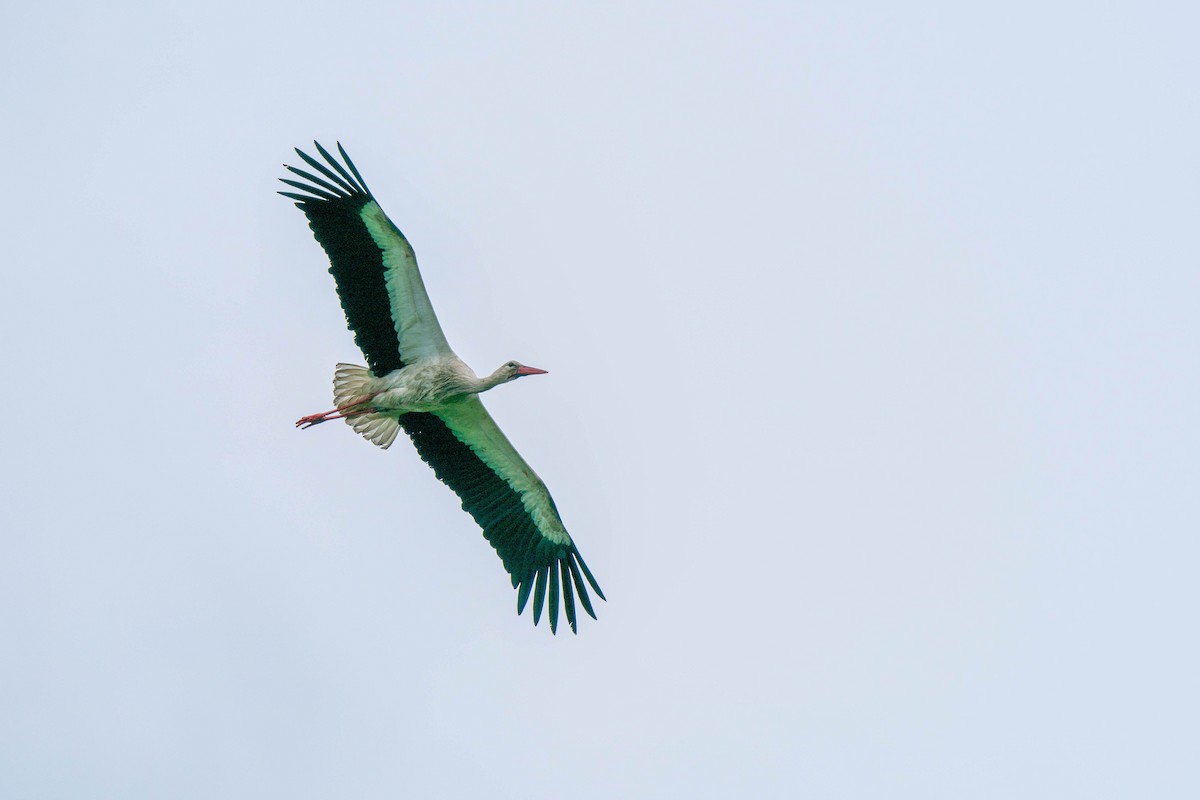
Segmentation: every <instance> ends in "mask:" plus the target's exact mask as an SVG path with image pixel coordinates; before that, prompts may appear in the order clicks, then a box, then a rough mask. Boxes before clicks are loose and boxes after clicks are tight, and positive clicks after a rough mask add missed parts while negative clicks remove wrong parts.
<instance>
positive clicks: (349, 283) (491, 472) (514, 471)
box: [280, 142, 604, 632]
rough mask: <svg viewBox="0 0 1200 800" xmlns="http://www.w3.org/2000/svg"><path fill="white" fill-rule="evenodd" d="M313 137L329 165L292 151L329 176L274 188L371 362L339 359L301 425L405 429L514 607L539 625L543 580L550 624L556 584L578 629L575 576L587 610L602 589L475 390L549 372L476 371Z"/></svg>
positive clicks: (402, 252) (394, 239) (365, 195)
mask: <svg viewBox="0 0 1200 800" xmlns="http://www.w3.org/2000/svg"><path fill="white" fill-rule="evenodd" d="M313 144H314V145H316V148H317V152H318V153H320V154H321V156H323V157H324V159H325V161H326V162H327V163H328V166H326V165H325V164H322V163H321V162H319V161H317V160H316V159H315V158H312V157H311V156H309V155H307V154H306V153H303V152H301V151H300V150H299V149H297V150H296V153H297V155H299V156H300V158H302V159H304V161H305V163H307V164H308V165H309V166H310V167H312V168H313V169H315V170H316V171H317V172H319V173H320V174H321V175H322V176H324V177H318V176H317V175H314V174H312V173H311V172H306V171H304V170H302V169H297V168H296V167H290V166H287V165H286V164H285V165H284V166H285V167H287V169H288V171H289V172H291V173H293V174H294V175H297V176H299V177H300V178H303V179H304V182H301V181H295V180H289V179H287V178H280V180H281V181H283V182H284V183H286V184H288V185H289V186H293V187H295V188H297V189H300V190H301V191H303V192H305V194H295V193H293V192H280V194H282V195H284V196H285V197H289V198H291V199H292V200H295V201H296V206H297V208H299V209H300V210H301V211H303V212H304V215H305V216H306V217H308V226H309V227H310V228H312V231H313V235H314V236H315V237H316V239H317V242H319V243H320V245H321V247H323V248H324V249H325V252H326V254H327V255H328V256H329V262H330V267H329V272H330V274H332V275H333V279H334V282H335V283H336V284H337V292H338V297H339V298H340V299H341V302H342V310H343V311H345V313H346V322H347V324H348V326H349V328H350V330H352V331H353V332H354V340H355V342H357V344H358V346H359V348H360V349H361V350H362V353H363V356H364V357H365V358H366V360H367V364H368V365H369V368H364V367H356V366H353V365H350V364H338V365H337V369H336V371H335V372H334V378H333V400H334V405H335V408H334V409H332V410H331V411H327V412H325V413H322V414H312V415H310V416H307V417H304V418H303V419H301V420H299V421H298V422H297V423H296V425H297V426H299V427H301V428H308V427H311V426H313V425H316V424H318V423H321V422H325V421H327V420H331V419H344V420H346V422H347V423H349V424H350V425H351V426H352V427H353V428H354V429H355V430H356V431H358V432H359V433H361V434H362V435H363V436H365V437H366V438H367V439H368V440H370V441H371V442H373V443H375V444H377V445H379V446H380V447H385V448H386V447H388V446H389V445H391V443H392V442H393V441H394V440H395V438H396V435H397V433H398V431H399V429H400V428H403V429H404V431H405V433H407V434H408V435H409V438H411V439H412V442H413V444H414V445H416V448H417V452H418V453H419V454H420V456H421V458H422V459H424V461H425V463H427V464H429V466H431V467H433V471H434V473H435V474H436V475H437V477H438V478H439V479H441V480H442V481H443V482H444V483H445V484H446V485H447V486H449V487H450V488H451V489H453V490H454V492H455V494H457V495H458V496H459V498H460V499H461V500H462V507H463V509H464V510H465V511H466V512H467V513H468V514H470V515H471V516H472V517H474V518H475V521H476V522H477V523H479V526H480V527H481V528H483V535H484V537H485V538H486V539H487V540H488V541H489V542H491V545H492V547H494V548H495V549H496V553H497V554H498V555H499V556H500V560H501V561H502V562H503V563H504V568H505V569H506V570H507V571H508V574H509V575H510V576H511V577H512V585H513V588H514V589H516V590H517V613H518V614H520V613H521V612H522V611H523V610H524V609H525V603H526V601H528V600H529V595H530V593H531V592H532V594H533V624H534V625H536V624H537V623H538V621H539V620H540V618H541V615H542V606H543V604H544V603H545V600H546V590H547V588H549V590H550V609H549V611H550V614H549V616H550V630H551V631H552V632H554V631H556V630H557V627H558V606H559V597H560V586H561V597H562V604H563V608H564V610H565V611H566V614H567V622H568V623H569V624H570V625H571V630H572V631H576V624H575V598H574V594H575V592H573V591H572V585H574V589H575V591H577V592H578V593H579V601H580V603H581V604H582V605H583V609H584V610H585V611H586V612H587V613H588V615H589V616H591V617H592V618H593V619H595V618H596V613H595V612H594V611H593V610H592V603H591V600H590V599H589V598H588V593H587V588H586V586H585V585H584V578H586V579H587V583H589V584H591V587H592V589H593V590H595V592H596V594H597V595H599V596H600V598H601V599H604V592H602V591H600V587H599V586H598V585H597V584H596V579H595V578H593V577H592V573H591V572H590V571H589V570H588V568H587V565H586V564H584V563H583V558H582V557H581V556H580V555H579V550H578V549H577V548H576V547H575V543H574V542H573V541H571V537H570V536H569V535H568V534H567V530H566V528H565V527H563V522H562V519H561V518H560V517H559V515H558V509H557V508H555V506H554V500H553V499H552V498H551V497H550V492H549V491H547V489H546V485H545V484H544V483H542V481H541V479H540V478H538V476H537V473H535V472H534V471H533V469H532V468H531V467H530V466H529V465H528V464H527V463H525V459H523V458H521V455H520V454H519V453H518V452H517V451H516V449H515V448H514V447H513V446H512V445H511V444H510V443H509V441H508V439H507V438H505V436H504V434H503V433H502V432H501V431H500V428H499V427H498V426H497V425H496V423H495V422H494V421H493V420H492V418H491V416H490V415H489V414H488V412H487V409H485V408H484V407H483V403H481V402H480V400H479V393H480V392H484V391H487V390H488V389H491V388H492V387H494V386H499V385H500V384H502V383H508V382H509V381H512V380H516V379H517V378H519V377H521V376H523V375H539V374H543V373H544V372H545V370H540V369H537V368H535V367H526V366H523V365H522V364H520V363H518V362H516V361H509V362H508V363H506V364H503V365H501V366H500V368H499V369H497V370H496V371H495V372H493V373H492V374H491V375H488V376H487V377H485V378H478V377H476V375H475V373H474V372H472V371H471V368H470V367H468V366H467V365H466V364H465V363H464V362H463V361H462V360H461V359H460V358H459V357H458V356H456V355H455V354H454V351H453V350H451V349H450V345H449V344H447V343H446V337H445V335H444V334H443V333H442V328H441V326H440V325H438V320H437V316H436V315H435V314H434V313H433V306H432V305H430V303H429V296H428V295H427V294H426V293H425V285H424V283H423V282H422V281H421V273H420V272H419V271H418V270H417V259H416V256H415V255H414V254H413V249H412V246H411V245H409V243H408V240H407V239H405V238H404V234H402V233H401V232H400V231H399V229H398V228H396V226H395V225H394V224H392V221H391V220H390V219H388V218H387V215H386V214H384V213H383V209H382V208H380V207H379V204H378V203H377V202H376V201H375V198H374V197H373V196H372V195H371V192H370V190H369V189H368V188H367V184H366V182H365V181H363V179H362V175H360V174H359V172H358V170H357V169H356V168H355V166H354V162H352V161H351V160H350V157H349V156H348V155H346V151H345V150H344V149H343V148H342V146H341V144H340V143H339V144H338V146H337V148H338V152H339V153H340V154H341V156H342V159H343V160H344V161H345V166H343V165H342V164H341V163H339V162H338V161H337V159H335V158H334V157H333V156H331V155H330V154H329V153H328V152H327V151H326V150H325V148H323V147H321V145H320V144H318V143H316V142H313ZM330 167H332V170H331V169H330ZM347 168H348V169H349V171H347ZM560 577H561V580H560Z"/></svg>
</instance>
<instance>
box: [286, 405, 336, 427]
mask: <svg viewBox="0 0 1200 800" xmlns="http://www.w3.org/2000/svg"><path fill="white" fill-rule="evenodd" d="M337 413H338V412H337V411H336V410H334V411H326V412H325V413H323V414H309V415H308V416H307V417H301V418H300V419H298V420H296V427H297V428H299V429H300V430H304V429H305V428H311V427H312V426H313V425H320V424H321V423H322V422H328V421H329V420H331V419H335V417H334V416H332V415H333V414H337Z"/></svg>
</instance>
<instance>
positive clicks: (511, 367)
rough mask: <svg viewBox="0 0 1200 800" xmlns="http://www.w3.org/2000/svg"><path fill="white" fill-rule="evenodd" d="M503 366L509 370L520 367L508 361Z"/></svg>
mask: <svg viewBox="0 0 1200 800" xmlns="http://www.w3.org/2000/svg"><path fill="white" fill-rule="evenodd" d="M504 366H506V367H508V368H509V369H516V368H517V367H519V366H521V365H520V364H518V363H517V362H515V361H510V362H508V363H507V364H505V365H504Z"/></svg>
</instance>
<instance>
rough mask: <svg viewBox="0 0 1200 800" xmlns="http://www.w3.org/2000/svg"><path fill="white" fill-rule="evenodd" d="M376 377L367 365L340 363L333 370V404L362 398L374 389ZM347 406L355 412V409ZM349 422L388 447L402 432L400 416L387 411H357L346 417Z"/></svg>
mask: <svg viewBox="0 0 1200 800" xmlns="http://www.w3.org/2000/svg"><path fill="white" fill-rule="evenodd" d="M374 380H375V376H374V375H372V374H371V371H370V370H369V369H367V368H366V367H357V366H355V365H354V364H338V365H337V369H335V370H334V372H333V404H334V405H335V406H337V407H338V408H342V407H343V406H347V405H350V404H351V403H355V402H358V401H359V400H362V399H363V398H364V397H365V396H367V395H369V394H370V393H371V391H372V382H373V381H374ZM347 410H348V411H349V412H350V413H352V414H353V412H354V409H347ZM346 424H348V425H349V426H350V427H351V428H354V430H356V431H358V432H359V433H361V434H362V435H363V436H364V437H365V438H366V439H367V441H369V442H371V443H372V444H377V445H379V446H380V447H382V448H384V449H385V450H386V449H387V448H388V447H391V445H392V442H394V441H396V434H397V433H399V432H400V422H399V420H397V419H396V418H395V417H393V416H390V415H387V414H377V413H370V414H355V415H354V416H350V417H346Z"/></svg>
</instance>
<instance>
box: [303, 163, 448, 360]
mask: <svg viewBox="0 0 1200 800" xmlns="http://www.w3.org/2000/svg"><path fill="white" fill-rule="evenodd" d="M313 144H314V145H316V148H317V152H318V153H320V154H321V156H322V157H323V158H324V159H325V161H326V164H327V165H328V166H326V164H322V163H321V162H320V161H318V160H317V159H315V158H313V157H311V156H309V155H308V154H306V153H304V152H302V151H300V150H299V149H297V150H296V153H297V154H298V155H299V156H300V158H302V159H304V162H305V163H306V164H308V165H309V166H310V167H312V168H313V169H314V170H316V171H317V172H319V173H320V175H321V176H323V177H321V176H318V175H314V174H313V173H311V172H306V171H305V170H302V169H298V168H296V167H288V166H287V165H286V164H285V165H284V166H285V167H287V170H288V171H289V172H291V173H293V174H294V175H297V176H299V177H300V178H303V179H304V180H303V181H296V180H291V179H289V178H280V180H281V181H283V182H284V183H286V184H287V185H289V186H293V187H295V188H297V189H300V190H301V191H304V192H306V193H307V194H296V193H294V192H280V194H281V195H283V196H285V197H290V198H291V199H293V200H295V201H296V206H297V207H298V208H299V209H300V210H301V211H303V212H304V215H305V216H306V217H308V226H309V227H310V228H312V232H313V235H314V236H316V239H317V241H318V242H319V243H320V244H321V247H323V248H324V249H325V253H326V254H327V255H328V256H329V272H330V274H331V275H333V279H334V281H335V282H336V283H337V292H338V298H339V299H340V300H341V301H342V310H343V311H345V312H346V323H347V324H348V325H349V327H350V330H352V331H353V332H354V341H355V342H356V343H357V344H358V346H359V349H361V350H362V352H363V355H364V356H365V357H366V359H367V364H368V365H369V366H370V367H371V372H373V373H374V374H375V375H379V376H382V375H386V374H387V373H389V372H391V371H392V370H395V369H400V368H401V367H403V366H404V365H405V364H411V363H413V362H415V361H420V360H422V359H428V358H435V357H438V356H446V355H450V354H452V352H453V351H452V350H451V349H450V345H449V344H447V343H446V337H445V335H444V334H443V333H442V327H441V325H439V324H438V320H437V315H436V314H434V313H433V306H432V305H430V303H429V295H428V294H426V292H425V284H424V282H423V281H422V280H421V273H420V271H419V270H418V269H417V257H416V255H414V253H413V249H412V246H411V245H409V243H408V240H407V239H405V238H404V234H402V233H401V232H400V230H399V229H398V228H397V227H396V226H395V225H393V224H392V221H391V220H390V219H388V218H387V215H386V214H384V213H383V209H382V208H380V207H379V203H377V202H375V198H374V197H372V196H371V192H370V190H369V189H368V188H367V184H366V182H365V181H364V180H363V179H362V176H361V175H360V174H359V173H358V170H357V169H356V168H355V166H354V162H352V161H351V160H350V156H348V155H346V151H345V150H344V149H342V146H341V144H340V143H339V144H338V146H337V148H338V152H339V153H340V154H341V156H342V159H343V160H344V161H345V166H343V165H342V164H341V163H340V162H339V161H338V160H337V159H336V158H334V157H333V156H332V155H330V154H329V152H328V151H327V150H325V148H323V147H321V145H320V144H318V143H317V142H313ZM331 167H332V169H330V168H331ZM347 168H348V169H347Z"/></svg>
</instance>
